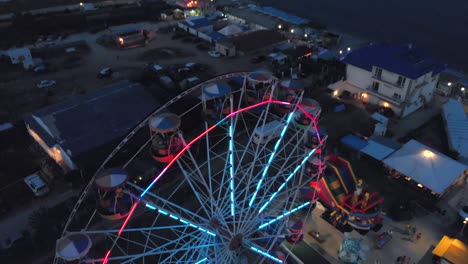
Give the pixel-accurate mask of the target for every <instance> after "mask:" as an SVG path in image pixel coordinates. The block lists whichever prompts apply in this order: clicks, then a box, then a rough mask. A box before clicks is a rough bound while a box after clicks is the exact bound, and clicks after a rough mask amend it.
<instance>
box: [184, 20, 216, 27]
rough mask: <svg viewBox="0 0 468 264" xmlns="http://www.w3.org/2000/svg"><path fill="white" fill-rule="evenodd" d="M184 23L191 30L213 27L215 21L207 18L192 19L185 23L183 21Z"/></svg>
mask: <svg viewBox="0 0 468 264" xmlns="http://www.w3.org/2000/svg"><path fill="white" fill-rule="evenodd" d="M182 23H183V24H185V25H187V26H189V27H191V28H201V27H206V26H210V25H213V21H211V20H209V19H207V18H205V17H194V18H191V19H186V20H185V21H182Z"/></svg>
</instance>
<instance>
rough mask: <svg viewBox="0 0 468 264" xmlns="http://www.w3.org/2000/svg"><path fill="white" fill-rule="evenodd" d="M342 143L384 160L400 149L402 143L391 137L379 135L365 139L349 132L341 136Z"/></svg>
mask: <svg viewBox="0 0 468 264" xmlns="http://www.w3.org/2000/svg"><path fill="white" fill-rule="evenodd" d="M340 141H341V143H343V144H345V145H347V146H348V147H351V148H353V149H355V150H358V151H360V152H362V153H364V154H366V155H368V156H370V157H372V158H374V159H376V160H383V159H385V158H386V157H388V156H389V155H390V154H392V153H393V152H395V150H397V149H399V148H400V147H401V145H399V144H398V143H396V142H393V141H391V140H389V139H385V138H383V137H379V136H372V137H370V138H369V140H364V139H362V138H360V137H358V136H355V135H352V134H349V135H346V136H344V137H342V138H341V140H340Z"/></svg>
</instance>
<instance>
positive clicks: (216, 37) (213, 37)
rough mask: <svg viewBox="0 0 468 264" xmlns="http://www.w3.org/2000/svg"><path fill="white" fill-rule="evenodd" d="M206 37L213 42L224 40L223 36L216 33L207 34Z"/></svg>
mask: <svg viewBox="0 0 468 264" xmlns="http://www.w3.org/2000/svg"><path fill="white" fill-rule="evenodd" d="M208 36H210V37H211V39H212V40H214V41H219V40H222V39H225V38H226V36H225V35H223V34H221V33H219V32H218V31H213V32H210V33H208Z"/></svg>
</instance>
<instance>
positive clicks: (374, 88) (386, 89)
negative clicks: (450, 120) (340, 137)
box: [329, 44, 445, 117]
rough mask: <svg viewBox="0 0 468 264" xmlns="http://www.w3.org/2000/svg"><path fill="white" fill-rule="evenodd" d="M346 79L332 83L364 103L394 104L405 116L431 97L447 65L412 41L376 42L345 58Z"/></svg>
mask: <svg viewBox="0 0 468 264" xmlns="http://www.w3.org/2000/svg"><path fill="white" fill-rule="evenodd" d="M342 61H343V63H345V64H346V80H345V81H339V82H337V83H334V84H331V85H330V86H329V88H330V89H332V90H334V91H335V92H334V95H335V96H339V95H340V94H342V93H343V92H344V91H348V92H350V93H351V94H352V95H354V97H355V98H357V99H360V100H362V101H363V102H365V103H370V104H376V105H380V106H383V107H391V108H392V110H393V111H394V112H395V114H396V115H397V116H399V117H405V116H407V115H409V114H411V113H413V112H414V111H416V110H417V109H419V108H420V107H422V106H424V105H426V104H428V103H430V102H431V100H432V96H433V94H434V92H435V88H436V85H437V82H438V80H439V74H440V72H442V71H443V70H444V68H445V67H444V65H442V64H440V63H439V62H438V61H437V60H435V59H434V58H432V57H430V56H429V55H428V54H426V53H425V52H423V51H421V50H420V49H417V48H416V47H414V46H413V45H412V44H408V45H389V44H373V45H369V46H367V47H364V48H361V49H357V50H354V51H352V52H350V53H349V54H348V55H347V56H346V57H344V58H343V60H342Z"/></svg>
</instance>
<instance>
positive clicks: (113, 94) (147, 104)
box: [25, 81, 158, 157]
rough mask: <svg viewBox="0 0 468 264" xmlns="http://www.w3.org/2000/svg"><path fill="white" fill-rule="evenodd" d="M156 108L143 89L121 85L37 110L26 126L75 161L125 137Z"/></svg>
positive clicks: (125, 82)
mask: <svg viewBox="0 0 468 264" xmlns="http://www.w3.org/2000/svg"><path fill="white" fill-rule="evenodd" d="M157 106H158V103H157V102H156V101H155V100H154V99H153V98H152V97H151V95H150V94H148V93H147V92H145V90H144V87H143V86H141V85H139V84H135V83H130V82H129V81H122V82H118V83H115V84H113V85H111V86H108V87H105V88H103V89H100V90H98V91H96V92H92V93H89V94H86V95H83V96H78V97H75V98H73V99H71V100H69V101H66V102H63V103H59V104H55V105H52V106H49V107H46V108H43V109H41V110H38V111H36V112H34V113H32V114H30V115H28V116H26V117H25V122H26V124H27V125H28V126H29V127H30V128H31V129H32V130H33V131H34V132H36V133H37V134H38V135H39V136H40V137H41V138H42V139H43V140H44V141H45V143H46V144H47V145H48V146H49V147H53V146H54V145H56V144H57V145H60V146H61V147H62V149H63V150H65V151H68V150H69V151H70V152H71V155H70V156H72V157H76V156H78V155H80V154H83V153H86V152H87V151H91V150H94V149H96V148H98V147H100V146H103V145H106V144H108V143H111V142H113V141H114V140H117V139H119V138H122V137H123V136H125V135H127V134H128V133H129V132H130V131H131V130H132V129H133V128H134V127H135V126H136V125H138V124H139V123H140V122H141V121H142V120H143V119H144V118H146V117H147V116H148V115H149V114H151V113H152V112H153V111H154V110H155V109H156V108H157Z"/></svg>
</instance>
